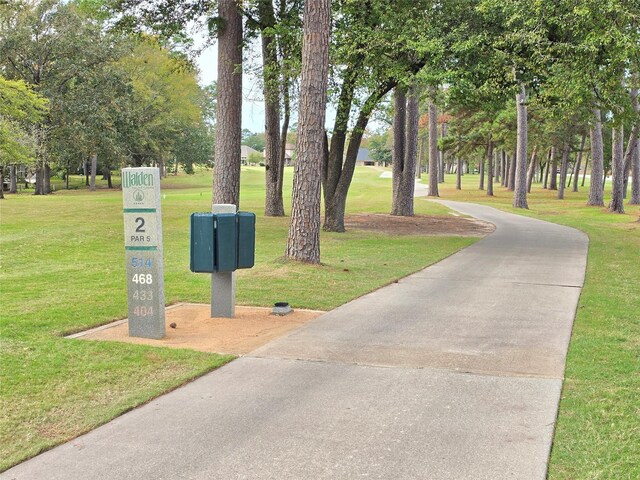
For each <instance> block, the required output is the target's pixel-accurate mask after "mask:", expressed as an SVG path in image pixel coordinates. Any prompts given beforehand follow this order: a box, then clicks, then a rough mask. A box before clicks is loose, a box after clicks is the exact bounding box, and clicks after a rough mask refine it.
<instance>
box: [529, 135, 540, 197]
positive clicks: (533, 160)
mask: <svg viewBox="0 0 640 480" xmlns="http://www.w3.org/2000/svg"><path fill="white" fill-rule="evenodd" d="M537 164H538V146H537V145H536V146H534V147H533V153H532V154H531V163H530V164H529V172H528V173H527V193H531V184H532V183H533V176H534V175H535V171H536V165H537Z"/></svg>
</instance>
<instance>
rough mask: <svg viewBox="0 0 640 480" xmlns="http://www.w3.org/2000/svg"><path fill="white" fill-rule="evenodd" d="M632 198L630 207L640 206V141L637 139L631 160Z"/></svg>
mask: <svg viewBox="0 0 640 480" xmlns="http://www.w3.org/2000/svg"><path fill="white" fill-rule="evenodd" d="M631 175H632V177H631V198H630V199H629V205H640V140H638V136H636V138H635V147H634V149H633V156H632V160H631Z"/></svg>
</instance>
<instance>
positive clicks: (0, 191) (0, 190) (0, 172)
mask: <svg viewBox="0 0 640 480" xmlns="http://www.w3.org/2000/svg"><path fill="white" fill-rule="evenodd" d="M2 198H4V165H2V164H0V199H2Z"/></svg>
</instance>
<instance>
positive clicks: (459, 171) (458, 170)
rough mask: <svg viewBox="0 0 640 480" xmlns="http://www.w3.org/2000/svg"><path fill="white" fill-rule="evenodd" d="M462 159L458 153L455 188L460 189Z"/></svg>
mask: <svg viewBox="0 0 640 480" xmlns="http://www.w3.org/2000/svg"><path fill="white" fill-rule="evenodd" d="M462 170H463V167H462V159H461V158H460V156H459V155H458V159H457V160H456V190H462Z"/></svg>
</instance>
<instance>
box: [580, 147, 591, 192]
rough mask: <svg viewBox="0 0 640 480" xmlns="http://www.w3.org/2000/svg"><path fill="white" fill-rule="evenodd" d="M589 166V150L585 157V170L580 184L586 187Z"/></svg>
mask: <svg viewBox="0 0 640 480" xmlns="http://www.w3.org/2000/svg"><path fill="white" fill-rule="evenodd" d="M588 168H589V152H587V158H585V159H584V171H583V172H582V181H581V182H580V186H581V187H584V182H585V180H586V179H587V169H588Z"/></svg>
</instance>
